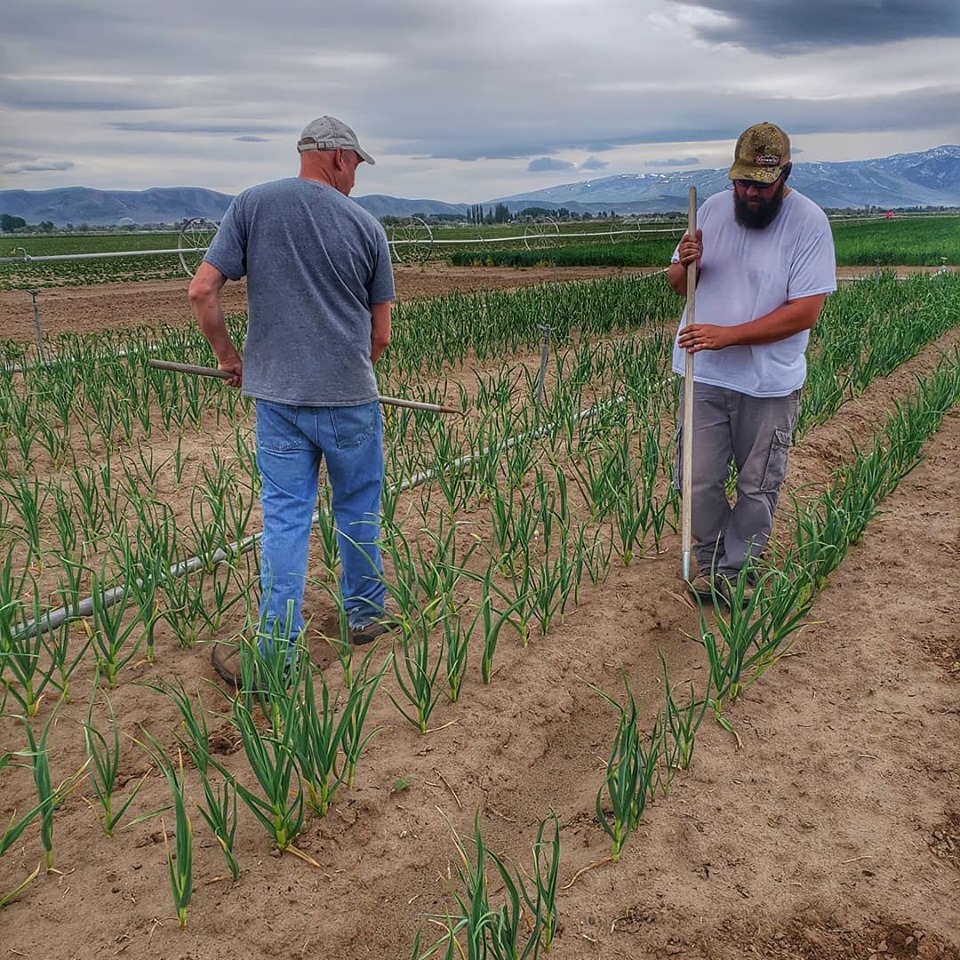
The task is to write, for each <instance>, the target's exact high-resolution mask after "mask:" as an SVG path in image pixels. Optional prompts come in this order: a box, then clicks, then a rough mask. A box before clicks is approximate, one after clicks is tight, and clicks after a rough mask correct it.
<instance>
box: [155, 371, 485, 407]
mask: <svg viewBox="0 0 960 960" xmlns="http://www.w3.org/2000/svg"><path fill="white" fill-rule="evenodd" d="M147 363H148V364H149V365H150V366H151V367H156V369H157V370H172V371H173V372H174V373H189V374H192V375H193V376H195V377H215V378H217V379H219V380H229V379H230V378H231V377H232V376H233V374H232V373H229V372H228V371H226V370H218V369H217V368H216V367H198V366H195V365H194V364H192V363H174V362H173V361H172V360H148V361H147ZM380 402H381V403H383V404H386V405H387V406H390V407H409V408H410V409H411V410H429V411H431V412H432V413H452V414H456V415H457V416H458V417H465V416H466V415H467V411H466V410H457V408H456V407H445V406H443V405H442V404H439V403H424V402H423V401H421V400H401V399H400V398H399V397H380Z"/></svg>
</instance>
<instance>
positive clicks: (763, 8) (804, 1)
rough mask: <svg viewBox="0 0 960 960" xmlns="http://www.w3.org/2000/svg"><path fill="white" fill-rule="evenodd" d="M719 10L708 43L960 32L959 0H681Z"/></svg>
mask: <svg viewBox="0 0 960 960" xmlns="http://www.w3.org/2000/svg"><path fill="white" fill-rule="evenodd" d="M679 3H681V4H683V5H685V6H688V7H698V8H700V9H703V10H710V11H712V12H714V13H717V14H720V15H721V16H723V17H725V18H726V19H727V22H726V23H720V24H714V23H711V24H701V25H699V26H698V27H697V28H696V32H697V34H698V35H699V36H700V37H701V38H702V39H704V40H706V41H707V42H709V43H730V44H735V45H737V46H742V47H746V48H747V49H748V50H755V51H758V52H761V53H776V54H779V55H785V54H790V53H799V52H804V51H808V50H812V49H816V48H819V47H823V46H831V47H832V46H874V45H876V44H878V43H897V42H900V41H904V40H913V39H917V38H926V37H956V36H960V5H958V4H957V0H679Z"/></svg>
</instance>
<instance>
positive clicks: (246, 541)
mask: <svg viewBox="0 0 960 960" xmlns="http://www.w3.org/2000/svg"><path fill="white" fill-rule="evenodd" d="M673 379H674V378H673V377H668V378H667V379H666V380H664V381H662V382H661V383H660V386H661V387H663V386H666V385H667V384H668V383H671V382H672V381H673ZM626 399H627V398H626V397H623V396H620V397H614V398H613V399H612V400H605V401H604V402H603V403H598V404H595V405H594V406H592V407H585V408H584V409H583V410H580V411H579V412H578V413H576V414H574V415H573V417H572V418H571V419H573V420H574V422H579V421H580V420H585V419H587V418H588V417H592V416H593V415H594V414H595V413H598V412H602V411H603V410H606V409H608V408H611V407H617V406H620V405H621V404H622V403H625V402H626ZM457 412H458V413H459V412H460V411H457ZM558 423H560V421H559V420H555V421H553V422H552V423H549V424H546V425H545V426H543V427H540V428H538V429H536V430H531V431H529V432H527V433H521V434H517V435H516V436H514V437H509V438H507V439H506V440H505V441H504V442H503V443H498V444H493V445H491V446H489V447H485V448H484V449H483V450H481V451H480V452H478V453H469V454H466V455H464V456H462V457H458V458H457V459H456V460H454V461H452V462H451V463H449V464H447V465H445V466H443V467H435V468H433V469H431V470H424V471H422V472H420V473H417V474H414V475H413V476H412V477H409V478H408V479H406V480H402V481H401V482H400V483H398V484H396V485H395V486H394V487H393V489H392V491H391V492H392V493H404V492H405V491H407V490H412V489H413V488H414V487H418V486H420V484H422V483H426V482H427V481H428V480H432V479H433V478H434V477H435V476H437V475H438V474H440V473H443V472H445V471H448V470H459V469H460V468H461V467H464V466H466V465H467V464H469V463H470V462H471V461H473V460H479V459H480V458H481V457H485V456H489V454H491V453H494V452H496V453H503V452H504V451H506V450H510V449H512V448H513V447H515V446H516V445H517V444H518V443H519V442H520V441H522V440H525V439H528V438H529V439H536V438H537V437H541V436H543V435H544V434H546V433H549V432H550V431H551V430H553V429H554V428H555V427H556V426H557V424H558ZM324 512H326V511H324ZM320 513H321V511H320V510H319V509H318V510H316V511H315V512H314V514H313V518H312V520H311V523H312V524H313V523H317V522H318V520H319V519H320ZM262 539H263V531H262V530H261V531H260V532H259V533H253V534H251V535H250V536H248V537H244V538H243V539H242V540H238V541H237V542H236V543H230V544H227V546H226V547H218V548H217V549H216V550H215V551H214V552H213V553H212V554H211V555H210V556H209V557H199V556H198V557H190V558H189V559H187V560H183V561H181V562H180V563H177V564H174V565H173V566H172V567H170V569H169V570H168V571H167V576H170V577H182V576H185V575H186V574H188V573H192V572H193V571H194V570H198V569H200V567H202V566H204V565H205V564H208V563H212V564H214V565H216V564H219V563H223V561H224V560H229V559H230V558H231V557H234V556H239V555H240V554H241V553H246V552H247V551H248V550H251V549H252V548H253V547H254V546H256V544H258V543H259V542H260V541H261V540H262ZM136 582H137V583H138V584H139V583H142V581H140V580H137V581H136ZM126 592H127V587H126V585H121V586H118V587H111V588H110V589H109V590H104V591H103V592H102V593H101V594H100V601H101V603H102V604H103V605H104V606H105V607H111V606H113V604H115V603H116V602H117V601H118V600H119V599H121V598H122V597H123V596H124V595H125V594H126ZM92 614H93V597H86V598H85V599H83V600H80V601H79V602H78V603H77V604H76V605H75V606H72V607H59V608H58V609H56V610H50V611H49V612H48V613H45V614H44V615H43V616H42V617H39V618H38V619H36V620H29V621H28V622H27V623H25V624H24V625H23V626H22V627H21V628H20V629H19V630H17V631H16V632H15V633H14V639H16V640H19V639H20V638H21V637H30V636H33V634H35V633H36V632H37V631H38V630H42V631H43V632H45V633H46V632H49V631H51V630H55V629H56V628H57V627H59V626H61V625H62V624H63V623H64V621H67V620H77V619H79V618H80V617H89V616H92Z"/></svg>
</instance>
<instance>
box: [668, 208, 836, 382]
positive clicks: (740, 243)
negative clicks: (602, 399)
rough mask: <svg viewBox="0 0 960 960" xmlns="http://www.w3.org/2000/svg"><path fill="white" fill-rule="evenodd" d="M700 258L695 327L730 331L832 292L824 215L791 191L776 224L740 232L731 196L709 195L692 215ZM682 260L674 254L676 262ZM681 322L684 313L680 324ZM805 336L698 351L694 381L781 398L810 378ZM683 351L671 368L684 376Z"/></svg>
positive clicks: (832, 265) (832, 272)
mask: <svg viewBox="0 0 960 960" xmlns="http://www.w3.org/2000/svg"><path fill="white" fill-rule="evenodd" d="M697 221H698V222H697V226H698V227H700V228H701V229H702V230H703V257H702V258H701V261H700V278H699V280H698V282H697V293H696V311H695V313H696V322H697V323H715V324H718V325H719V326H725V327H729V326H734V325H736V324H740V323H747V322H748V321H750V320H756V319H757V318H758V317H763V316H766V315H767V314H768V313H770V312H771V311H773V310H776V309H777V307H782V306H783V305H784V304H785V303H786V302H787V301H788V300H799V299H800V298H801V297H812V296H815V295H817V294H821V293H831V292H832V291H834V290H836V289H837V276H836V274H837V268H836V261H835V258H834V252H833V235H832V233H831V232H830V222H829V221H828V220H827V216H826V214H825V213H824V212H823V211H822V210H821V209H820V208H819V207H818V206H817V205H816V204H815V203H814V202H813V201H812V200H810V199H809V198H807V197H805V196H803V195H802V194H800V193H797V192H796V190H791V191H790V193H788V194H787V195H786V196H785V197H784V198H783V206H782V207H781V208H780V212H779V213H778V214H777V216H776V218H775V219H774V221H773V223H771V224H770V225H769V226H768V227H766V228H765V229H763V230H748V229H747V228H745V227H741V226H740V225H739V224H738V223H737V222H736V218H735V217H734V212H733V196H732V195H731V193H730V191H724V192H723V193H716V194H714V195H713V196H712V197H708V198H707V200H706V201H705V202H704V204H703V206H702V207H701V208H700V210H699V212H698V214H697ZM678 259H679V255H678V253H677V251H676V250H675V251H674V254H673V260H674V262H676V261H677V260H678ZM685 322H686V310H684V316H683V318H681V326H682V325H683V324H684V323H685ZM809 339H810V331H809V330H804V331H802V332H801V333H795V334H794V335H793V336H791V337H786V338H785V339H783V340H778V341H776V342H775V343H763V344H754V345H750V346H747V345H738V346H733V347H726V348H724V349H723V350H703V351H701V352H700V353H698V354H696V355H695V356H694V358H693V379H694V380H696V381H697V383H709V384H711V385H712V386H715V387H725V388H726V389H728V390H735V391H736V392H737V393H745V394H747V395H748V396H751V397H786V396H789V395H790V394H791V393H793V391H794V390H799V389H800V387H802V386H803V384H804V381H805V380H806V377H807V360H806V349H807V343H808V341H809ZM685 354H686V351H685V350H681V349H680V347H679V346H677V345H676V344H674V349H673V369H674V371H675V372H676V373H679V374H682V373H683V372H684V360H685Z"/></svg>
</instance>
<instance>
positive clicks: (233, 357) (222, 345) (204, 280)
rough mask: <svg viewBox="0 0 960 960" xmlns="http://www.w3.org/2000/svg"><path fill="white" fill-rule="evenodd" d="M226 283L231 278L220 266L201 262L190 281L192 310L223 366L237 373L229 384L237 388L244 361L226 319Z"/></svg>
mask: <svg viewBox="0 0 960 960" xmlns="http://www.w3.org/2000/svg"><path fill="white" fill-rule="evenodd" d="M226 282H227V278H226V277H225V276H224V275H223V274H222V273H221V272H220V271H219V270H218V269H217V268H216V267H214V266H211V264H209V263H206V262H203V263H201V264H200V267H199V269H198V270H197V272H196V275H195V276H194V278H193V280H192V281H191V282H190V291H189V296H190V309H191V310H192V311H193V316H194V319H195V320H196V321H197V325H198V326H199V327H200V332H201V333H202V334H203V335H204V337H205V338H206V340H207V343H209V344H210V347H211V349H212V350H213V352H214V354H215V356H216V358H217V363H218V365H219V367H220V369H221V370H226V371H227V372H229V373H232V374H233V376H232V377H231V378H230V379H229V380H228V381H227V383H228V384H229V385H230V386H232V387H237V386H239V385H240V383H241V380H242V379H243V360H242V359H241V357H240V354H239V353H238V352H237V348H236V347H235V346H234V344H233V341H232V340H231V339H230V334H229V332H228V331H227V325H226V323H225V322H224V319H223V304H222V303H221V302H220V291H221V290H222V289H223V285H224V284H225V283H226Z"/></svg>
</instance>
